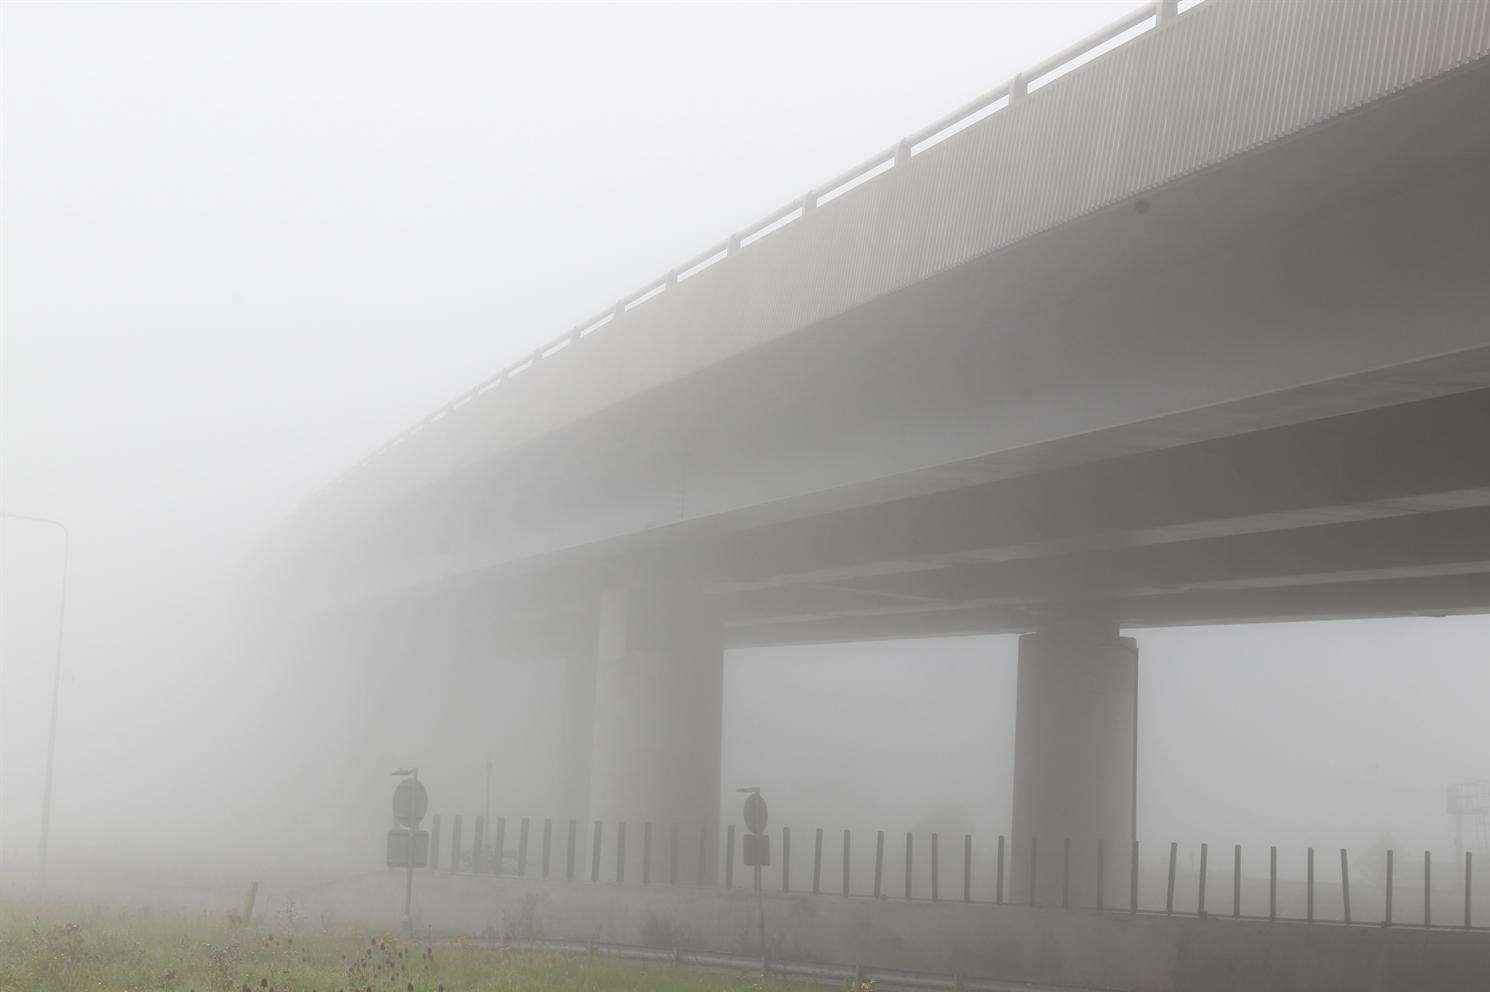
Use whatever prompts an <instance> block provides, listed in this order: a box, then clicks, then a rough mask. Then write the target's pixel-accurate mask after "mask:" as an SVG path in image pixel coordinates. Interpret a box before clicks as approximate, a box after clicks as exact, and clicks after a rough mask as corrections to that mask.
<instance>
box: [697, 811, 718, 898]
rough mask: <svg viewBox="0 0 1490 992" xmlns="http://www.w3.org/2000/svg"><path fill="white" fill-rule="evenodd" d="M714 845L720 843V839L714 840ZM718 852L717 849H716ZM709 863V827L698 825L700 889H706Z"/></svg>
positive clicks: (705, 824) (704, 824)
mask: <svg viewBox="0 0 1490 992" xmlns="http://www.w3.org/2000/svg"><path fill="white" fill-rule="evenodd" d="M714 843H716V844H718V843H719V838H718V837H715V838H714ZM716 850H717V848H716ZM708 862H709V825H708V824H707V823H700V824H699V825H698V887H699V888H703V887H704V867H705V866H706V865H707V864H708Z"/></svg>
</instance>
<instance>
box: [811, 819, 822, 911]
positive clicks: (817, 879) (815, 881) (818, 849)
mask: <svg viewBox="0 0 1490 992" xmlns="http://www.w3.org/2000/svg"><path fill="white" fill-rule="evenodd" d="M822 881H823V828H822V827H818V828H817V834H816V835H815V836H814V838H813V841H812V894H813V895H817V894H818V893H819V892H821V891H822Z"/></svg>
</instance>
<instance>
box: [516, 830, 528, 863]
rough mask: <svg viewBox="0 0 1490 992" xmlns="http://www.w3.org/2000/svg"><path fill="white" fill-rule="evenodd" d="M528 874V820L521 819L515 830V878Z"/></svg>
mask: <svg viewBox="0 0 1490 992" xmlns="http://www.w3.org/2000/svg"><path fill="white" fill-rule="evenodd" d="M527 874H528V818H527V817H526V816H525V817H523V818H522V822H521V823H520V824H519V825H518V828H517V877H518V878H522V877H524V876H525V875H527Z"/></svg>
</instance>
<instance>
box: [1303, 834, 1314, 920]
mask: <svg viewBox="0 0 1490 992" xmlns="http://www.w3.org/2000/svg"><path fill="white" fill-rule="evenodd" d="M1306 871H1307V874H1306V876H1305V884H1304V899H1305V902H1304V908H1305V914H1304V922H1305V923H1313V922H1314V848H1312V847H1311V848H1309V858H1308V867H1307V869H1306Z"/></svg>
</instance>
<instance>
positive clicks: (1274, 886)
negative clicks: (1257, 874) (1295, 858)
mask: <svg viewBox="0 0 1490 992" xmlns="http://www.w3.org/2000/svg"><path fill="white" fill-rule="evenodd" d="M1277 919H1278V846H1277V845H1276V844H1275V845H1273V846H1272V847H1269V848H1268V922H1269V923H1272V922H1274V921H1275V920H1277Z"/></svg>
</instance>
